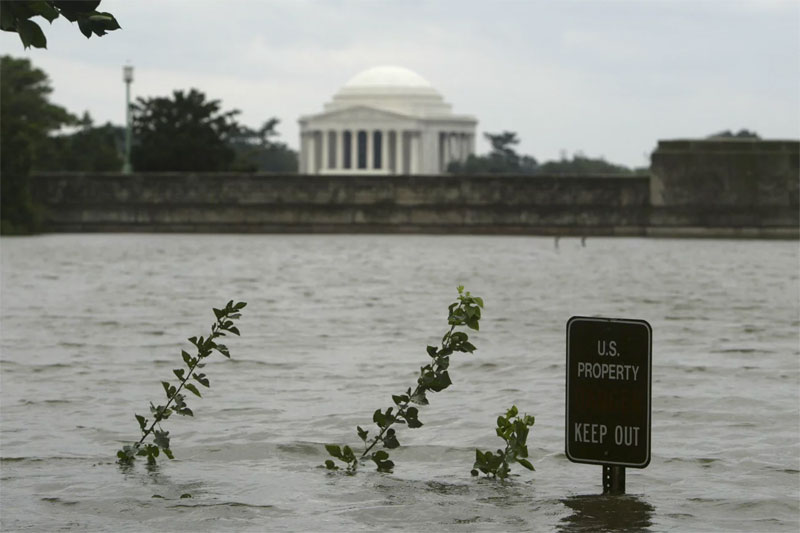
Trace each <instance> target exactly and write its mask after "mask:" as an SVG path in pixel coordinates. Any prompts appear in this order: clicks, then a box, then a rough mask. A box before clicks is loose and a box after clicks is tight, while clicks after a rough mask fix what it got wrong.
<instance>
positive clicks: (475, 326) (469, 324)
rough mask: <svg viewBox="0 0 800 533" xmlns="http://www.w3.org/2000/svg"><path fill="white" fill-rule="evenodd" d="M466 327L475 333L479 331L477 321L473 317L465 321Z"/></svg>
mask: <svg viewBox="0 0 800 533" xmlns="http://www.w3.org/2000/svg"><path fill="white" fill-rule="evenodd" d="M466 324H467V327H468V328H470V329H474V330H475V331H478V330H480V329H481V328H480V326H479V325H478V319H477V318H475V317H473V318H470V319H469V320H467V321H466Z"/></svg>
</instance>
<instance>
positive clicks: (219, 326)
mask: <svg viewBox="0 0 800 533" xmlns="http://www.w3.org/2000/svg"><path fill="white" fill-rule="evenodd" d="M246 305H247V304H246V303H245V302H239V303H237V304H234V303H233V300H231V301H230V302H228V304H227V305H226V306H225V307H224V308H223V309H214V316H216V318H217V321H216V322H215V323H214V324H213V325H212V326H211V334H210V335H209V336H208V337H207V338H203V337H200V338H197V337H191V338H189V342H191V343H192V344H193V345H194V346H195V348H196V349H197V354H196V355H195V356H192V355H190V354H189V353H188V352H186V351H185V350H181V356H182V357H183V362H184V363H185V364H186V368H185V369H184V368H176V369H174V370H173V371H172V372H173V373H174V374H175V377H176V378H177V386H175V385H172V384H170V383H169V382H168V381H162V382H161V385H162V386H163V387H164V393H165V394H166V395H167V403H166V404H164V405H158V406H156V405H153V402H150V413H151V414H152V416H153V420H152V422H149V421H148V420H147V419H146V418H145V417H144V416H142V415H135V416H136V421H137V422H138V423H139V429H141V431H142V438H140V439H139V441H138V442H135V443H133V444H129V445H125V446H123V447H122V449H121V450H119V451H118V452H117V458H118V461H117V462H118V463H119V464H121V465H130V464H133V462H134V461H135V460H136V456H137V455H138V456H142V457H147V464H148V465H155V464H156V457H158V455H159V450H160V451H161V452H163V453H164V455H166V456H167V457H169V458H170V459H174V456H173V455H172V450H171V449H170V447H169V431H164V429H162V427H161V422H163V421H164V420H166V419H167V418H169V416H170V415H171V414H172V413H173V412H174V413H178V414H179V415H183V416H194V413H193V412H192V410H191V409H189V407H188V406H187V405H186V398H185V396H184V395H183V394H181V391H182V390H183V389H186V390H188V391H189V392H191V393H192V394H194V395H195V396H198V397H199V396H200V391H199V390H198V388H197V385H195V384H194V383H191V382H190V381H189V380H190V378H191V379H193V380H194V381H196V382H197V383H199V384H200V385H202V386H204V387H211V384H210V382H209V380H208V378H207V377H206V375H205V374H203V373H201V372H199V370H200V369H201V368H203V367H205V366H206V363H204V362H202V361H204V360H205V359H206V358H207V357H208V356H209V355H211V354H212V353H213V352H214V351H217V352H219V353H221V354H222V355H224V356H225V357H228V358H230V356H231V354H230V353H229V352H228V347H227V346H225V345H224V344H220V343H218V342H216V339H218V338H219V337H224V336H225V334H226V332H227V333H233V334H234V335H239V329H238V328H236V326H234V325H233V321H234V320H236V319H237V318H240V317H241V316H242V315H241V313H240V311H241V310H242V309H244V307H245V306H246ZM148 422H149V425H148ZM150 435H152V436H153V442H152V443H145V439H147V437H149V436H150Z"/></svg>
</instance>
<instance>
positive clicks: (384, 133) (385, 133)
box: [381, 130, 389, 174]
mask: <svg viewBox="0 0 800 533" xmlns="http://www.w3.org/2000/svg"><path fill="white" fill-rule="evenodd" d="M381 170H383V172H384V173H385V174H389V130H381Z"/></svg>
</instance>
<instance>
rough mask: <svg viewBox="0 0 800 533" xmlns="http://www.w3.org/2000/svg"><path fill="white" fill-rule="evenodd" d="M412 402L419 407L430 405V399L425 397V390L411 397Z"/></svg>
mask: <svg viewBox="0 0 800 533" xmlns="http://www.w3.org/2000/svg"><path fill="white" fill-rule="evenodd" d="M411 402H413V403H415V404H417V405H428V397H427V396H426V395H425V390H424V389H422V390H420V391H419V392H417V393H416V394H414V395H413V396H411Z"/></svg>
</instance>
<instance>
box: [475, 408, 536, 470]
mask: <svg viewBox="0 0 800 533" xmlns="http://www.w3.org/2000/svg"><path fill="white" fill-rule="evenodd" d="M518 415H519V411H518V410H517V406H516V405H512V406H511V409H509V410H508V411H506V416H502V415H501V416H498V417H497V429H496V430H495V432H496V433H497V436H498V437H500V438H501V439H503V440H504V441H506V449H505V450H497V453H496V454H494V453H492V452H491V451H488V450H487V451H485V452H482V451H480V450H478V449H476V450H475V464H474V465H472V472H471V473H472V475H473V476H477V475H478V471H479V470H480V471H481V472H483V473H484V474H486V475H487V476H491V477H493V478H498V477H499V478H500V479H505V478H507V477H508V474H509V472H510V470H511V464H512V463H519V464H521V465H522V466H524V467H525V468H527V469H528V470H534V468H533V465H532V464H531V463H530V461H528V460H527V459H526V458H527V457H528V446H527V440H528V429H529V428H530V427H531V426H532V425H533V423H534V421H535V419H534V417H532V416H530V415H523V416H522V417H520V416H518Z"/></svg>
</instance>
